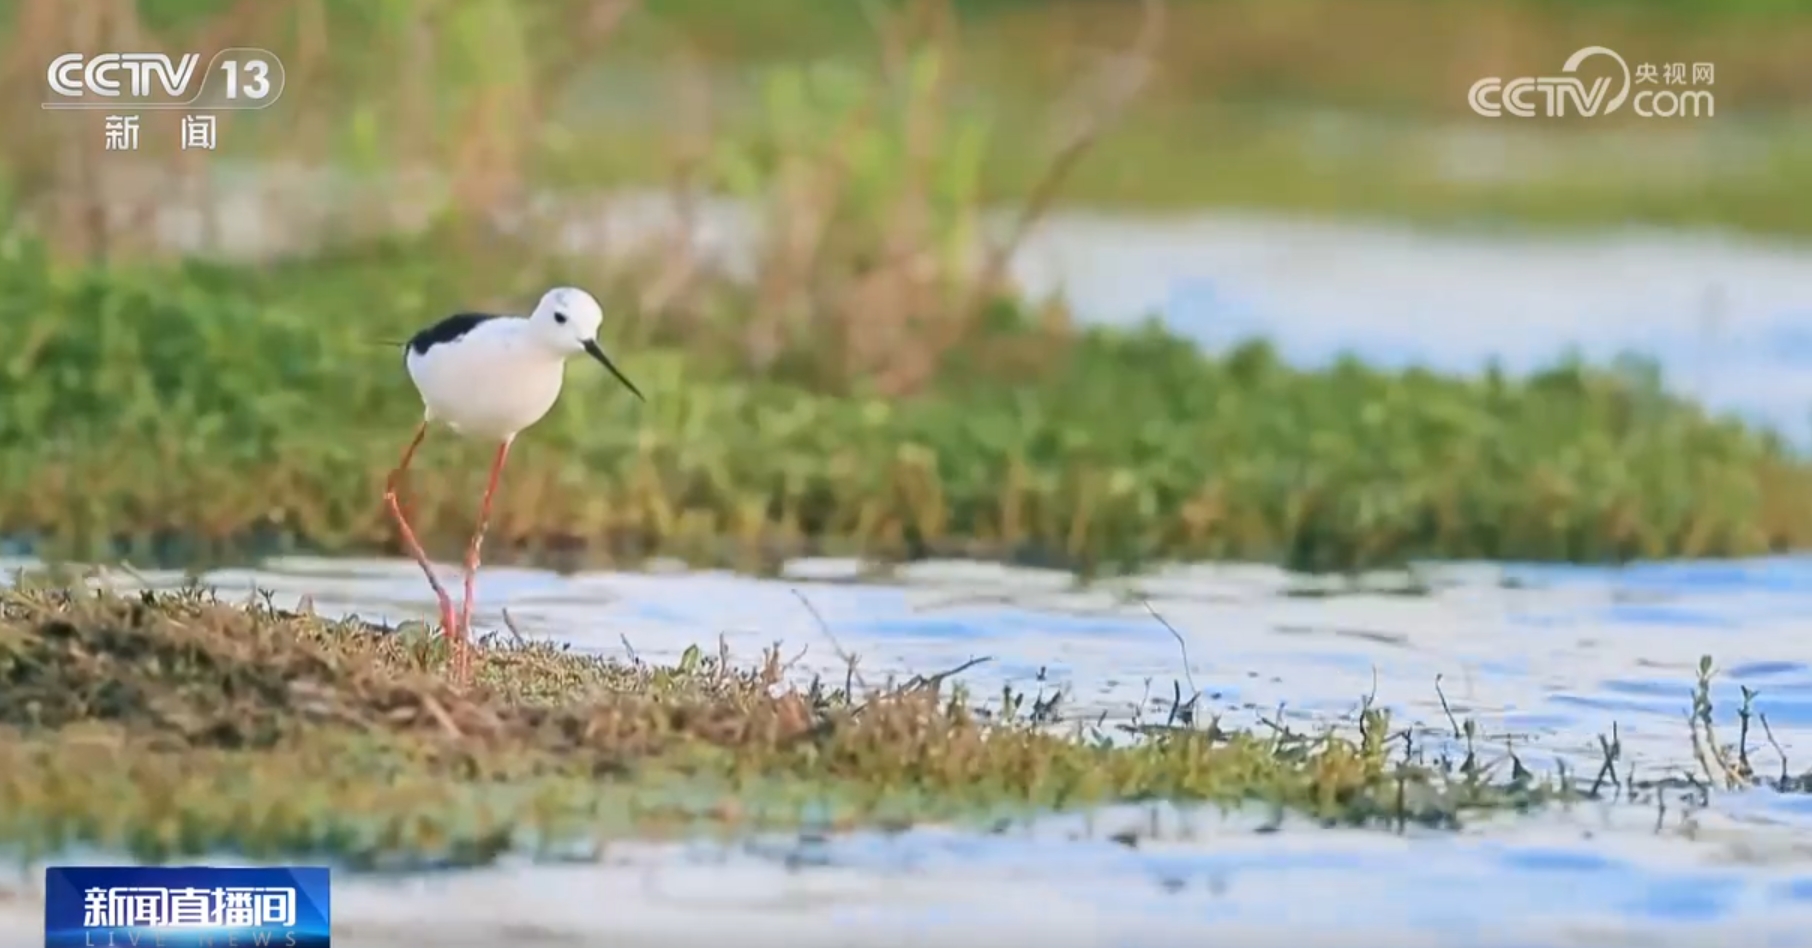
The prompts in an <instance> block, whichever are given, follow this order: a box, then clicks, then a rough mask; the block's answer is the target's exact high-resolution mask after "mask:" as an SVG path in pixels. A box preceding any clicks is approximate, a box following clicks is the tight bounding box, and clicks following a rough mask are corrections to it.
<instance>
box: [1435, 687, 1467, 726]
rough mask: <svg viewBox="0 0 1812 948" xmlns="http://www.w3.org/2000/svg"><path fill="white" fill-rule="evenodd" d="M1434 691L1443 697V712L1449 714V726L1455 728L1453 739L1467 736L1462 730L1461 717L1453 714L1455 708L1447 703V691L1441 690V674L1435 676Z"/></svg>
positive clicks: (1437, 695) (1438, 696) (1436, 694)
mask: <svg viewBox="0 0 1812 948" xmlns="http://www.w3.org/2000/svg"><path fill="white" fill-rule="evenodd" d="M1434 693H1435V697H1437V698H1439V699H1441V713H1442V714H1445V715H1447V724H1448V726H1449V727H1451V728H1453V739H1454V740H1456V741H1457V740H1459V739H1460V738H1462V737H1465V736H1466V735H1465V733H1464V732H1463V731H1461V730H1460V722H1459V719H1457V718H1455V717H1454V716H1453V708H1452V707H1450V706H1448V704H1447V692H1445V691H1442V690H1441V676H1440V675H1436V676H1434Z"/></svg>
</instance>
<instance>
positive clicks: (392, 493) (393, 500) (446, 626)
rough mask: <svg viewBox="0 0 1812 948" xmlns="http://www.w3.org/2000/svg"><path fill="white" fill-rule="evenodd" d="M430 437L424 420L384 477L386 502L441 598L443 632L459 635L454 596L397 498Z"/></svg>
mask: <svg viewBox="0 0 1812 948" xmlns="http://www.w3.org/2000/svg"><path fill="white" fill-rule="evenodd" d="M427 436H428V423H427V422H426V421H424V422H422V423H421V427H419V428H416V429H415V439H414V440H412V441H410V442H409V447H407V448H404V449H403V459H402V460H401V461H398V462H397V465H396V470H394V471H391V472H390V476H389V477H387V478H385V479H384V504H385V505H386V506H388V507H389V508H390V516H391V517H393V518H395V520H396V527H397V530H398V531H400V532H401V533H402V535H403V546H404V547H405V548H407V549H408V550H409V555H411V556H413V557H415V562H417V563H419V564H421V568H422V574H423V575H425V576H427V577H428V585H430V586H432V587H434V595H435V597H436V598H438V599H439V600H440V634H442V635H445V636H452V637H457V636H458V635H459V629H458V628H457V627H455V626H454V625H453V597H451V596H449V595H447V590H446V589H445V588H444V587H442V586H441V584H440V580H438V579H435V578H434V567H433V566H431V565H429V563H428V554H426V553H423V552H422V545H421V543H420V542H418V541H417V540H416V539H415V531H414V530H411V529H409V521H408V520H407V519H406V518H405V517H404V516H403V506H402V504H401V503H399V502H398V501H397V497H396V490H397V486H398V484H399V483H400V482H401V481H402V479H403V475H404V474H405V473H407V472H408V470H409V462H410V461H412V460H414V459H415V449H417V448H419V447H421V446H422V439H423V438H425V437H427Z"/></svg>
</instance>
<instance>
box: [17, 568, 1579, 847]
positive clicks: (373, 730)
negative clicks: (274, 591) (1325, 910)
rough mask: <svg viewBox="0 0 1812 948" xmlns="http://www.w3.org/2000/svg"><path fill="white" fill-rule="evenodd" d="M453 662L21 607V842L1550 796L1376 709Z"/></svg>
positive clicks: (147, 601) (21, 590)
mask: <svg viewBox="0 0 1812 948" xmlns="http://www.w3.org/2000/svg"><path fill="white" fill-rule="evenodd" d="M444 663H445V656H444V655H443V654H441V651H440V649H439V647H438V643H437V642H436V641H434V640H426V639H422V638H419V637H416V636H413V635H412V634H410V633H407V632H396V631H392V630H386V629H380V628H375V627H372V626H369V625H364V624H361V623H359V622H357V621H355V620H345V621H330V620H326V619H322V618H319V617H315V616H308V615H295V614H290V613H285V612H280V611H274V610H272V609H271V608H269V607H268V606H267V605H253V606H250V607H247V606H239V605H233V604H228V603H223V602H219V601H217V600H216V599H214V598H213V597H212V596H211V595H210V594H206V593H203V592H201V591H198V590H185V591H180V592H172V593H156V594H154V593H148V592H147V593H134V594H129V595H122V594H114V593H110V592H96V591H89V590H86V589H80V590H74V591H72V590H69V589H61V588H54V587H46V588H38V587H34V586H32V585H30V584H24V585H21V586H20V587H18V588H13V589H8V590H6V591H5V592H3V593H0V683H3V685H4V687H0V843H4V844H6V845H9V846H11V847H14V848H17V849H20V850H22V851H24V852H25V853H26V854H27V855H28V856H32V855H47V854H51V853H54V852H56V851H58V850H59V849H61V848H63V847H68V846H72V845H78V844H90V845H97V846H102V847H108V848H117V849H124V850H129V851H130V852H132V853H133V854H134V855H135V856H137V857H139V858H141V859H145V860H152V861H163V860H174V859H179V858H183V857H194V856H199V855H204V854H210V853H222V852H232V853H240V854H246V855H250V856H253V857H262V858H280V857H281V858H300V857H304V856H309V857H325V858H330V859H333V860H336V861H339V862H341V863H343V864H345V865H348V866H352V867H361V868H383V867H403V866H420V865H425V864H449V863H450V864H461V865H470V864H480V863H484V862H487V861H489V860H491V859H493V858H495V857H497V856H498V855H499V854H501V853H504V852H509V851H512V850H528V851H532V852H535V853H538V854H541V855H544V856H558V855H561V854H562V853H563V852H570V851H571V850H572V848H573V847H574V846H575V845H577V844H595V843H597V842H598V841H601V840H605V839H608V838H611V837H613V836H621V835H627V834H637V835H650V834H660V833H663V832H666V831H670V830H679V829H686V830H692V831H696V830H697V829H699V828H700V827H708V828H709V827H714V828H717V829H720V830H741V829H753V828H759V827H769V828H776V827H782V826H794V827H796V826H799V825H801V824H802V823H804V822H809V820H808V815H809V814H811V813H813V812H818V813H824V814H829V816H828V817H822V818H823V819H828V820H829V822H830V824H831V825H835V826H847V825H855V824H870V825H872V824H876V823H879V824H882V825H895V826H903V825H907V824H910V823H912V822H915V821H918V820H923V819H933V818H946V819H947V818H959V819H969V820H975V819H978V818H979V817H980V816H981V815H983V814H988V813H1003V812H1004V813H1029V812H1031V811H1033V810H1035V809H1048V808H1062V807H1077V806H1084V805H1087V804H1091V803H1100V802H1107V801H1125V800H1148V799H1168V800H1174V801H1213V802H1221V803H1235V802H1240V801H1263V802H1266V803H1269V804H1272V805H1274V806H1277V807H1281V808H1287V809H1289V810H1291V811H1299V812H1303V813H1307V814H1310V815H1312V816H1314V817H1316V818H1319V819H1321V820H1324V821H1327V822H1328V823H1330V824H1343V825H1362V826H1363V825H1383V826H1399V827H1400V826H1402V825H1404V824H1406V823H1411V822H1414V823H1421V824H1428V825H1435V826H1447V825H1453V824H1454V823H1455V822H1456V821H1457V819H1458V818H1459V817H1460V815H1461V814H1463V813H1465V812H1468V811H1469V810H1472V809H1475V808H1484V809H1501V808H1504V807H1515V806H1531V805H1535V804H1538V803H1540V802H1542V801H1544V800H1546V799H1549V798H1551V797H1552V796H1553V793H1554V791H1553V788H1552V786H1551V785H1550V784H1548V783H1545V782H1542V781H1536V780H1533V779H1532V778H1531V777H1530V776H1529V775H1528V774H1527V773H1526V772H1525V771H1523V770H1522V768H1521V766H1520V764H1519V765H1517V766H1516V768H1515V770H1516V773H1515V774H1514V776H1511V775H1505V776H1504V777H1502V778H1501V779H1499V780H1497V781H1496V782H1493V781H1492V780H1491V779H1490V778H1489V777H1488V776H1485V773H1486V772H1483V771H1480V770H1477V769H1475V770H1473V771H1471V772H1470V773H1468V774H1465V775H1461V774H1457V773H1456V772H1455V771H1454V769H1453V768H1452V767H1451V766H1449V765H1439V764H1425V763H1418V762H1415V761H1413V760H1407V759H1405V758H1404V755H1403V753H1402V752H1401V751H1400V750H1398V751H1396V752H1393V750H1392V748H1393V746H1400V742H1399V741H1398V740H1397V738H1398V737H1399V736H1400V735H1396V734H1394V733H1393V731H1392V724H1391V722H1390V719H1389V715H1388V713H1387V712H1386V711H1384V710H1381V709H1376V708H1371V707H1368V708H1367V709H1366V710H1365V711H1364V713H1363V719H1362V722H1361V728H1360V733H1359V735H1358V736H1357V737H1356V738H1352V739H1349V738H1346V737H1342V736H1338V735H1335V734H1331V733H1328V734H1316V735H1303V734H1295V733H1291V732H1288V731H1284V730H1278V731H1266V732H1264V733H1247V732H1228V731H1224V730H1222V729H1221V728H1220V727H1219V726H1218V723H1217V722H1213V721H1198V720H1195V719H1194V716H1193V714H1192V711H1191V709H1192V707H1193V704H1192V703H1189V702H1185V703H1184V706H1183V707H1180V708H1178V709H1176V711H1175V712H1174V713H1173V714H1172V715H1171V717H1170V720H1169V721H1167V722H1164V723H1161V724H1157V723H1153V724H1146V725H1141V726H1140V727H1139V730H1141V731H1142V732H1143V734H1142V737H1141V738H1140V739H1139V740H1137V741H1135V742H1132V743H1125V742H1109V741H1107V740H1105V739H1104V738H1103V737H1102V736H1101V735H1100V734H1098V733H1093V734H1091V733H1089V732H1088V731H1087V730H1086V729H1081V728H1076V729H1070V733H1063V730H1064V729H1062V728H1060V727H1056V726H1055V725H1054V724H1053V713H1052V708H1051V707H1049V704H1048V703H1040V702H1036V701H1034V702H1029V703H1028V702H1025V701H1024V700H1023V697H1024V696H1020V698H1019V699H1017V700H1016V699H1015V698H1014V696H1011V695H1008V696H1004V697H1005V699H1006V700H1005V702H1004V705H1002V706H1004V707H1008V708H1017V709H1019V710H1018V711H1016V712H1014V713H1010V714H1003V713H1001V712H1000V710H999V708H1000V707H1001V706H997V707H996V709H995V711H994V712H993V713H987V712H983V711H979V710H977V708H976V707H975V706H974V705H973V703H972V702H970V701H969V700H968V698H967V697H966V696H965V695H963V694H962V693H961V692H960V691H956V690H952V689H946V688H943V687H941V686H942V684H943V681H942V679H941V678H938V677H936V676H933V677H931V678H929V679H919V680H915V681H912V682H907V683H904V684H891V685H888V686H886V687H877V688H873V689H869V690H863V689H862V688H860V687H859V686H858V687H856V688H854V689H845V688H841V687H832V686H829V685H826V684H824V683H819V682H814V683H812V684H811V685H809V686H806V687H790V686H785V685H783V684H782V679H783V672H784V666H783V663H782V661H781V659H780V657H779V653H778V651H775V652H772V653H770V654H768V655H767V656H765V658H764V660H763V661H761V662H759V663H756V664H754V665H752V666H751V667H748V668H737V667H735V666H733V665H732V664H731V662H730V661H729V660H728V656H721V655H719V656H713V655H710V654H703V653H698V652H693V653H689V655H688V657H687V658H686V659H685V660H684V661H682V663H681V664H680V665H679V666H676V667H668V668H657V667H652V666H648V665H645V664H641V663H639V662H638V663H629V664H624V663H617V662H611V661H606V660H602V659H598V658H593V657H587V656H584V655H579V654H575V653H572V652H569V651H564V650H561V649H558V648H553V647H549V646H545V645H529V644H520V643H500V642H491V643H488V648H486V649H485V651H484V653H483V655H482V657H481V659H480V660H479V662H478V664H477V667H476V672H477V674H476V681H475V684H474V686H473V687H472V688H471V689H470V690H467V691H458V690H454V689H453V688H451V687H450V686H449V685H448V684H447V683H446V681H445V678H444V675H443V674H442V671H443V667H442V666H443V665H444ZM851 690H854V691H856V692H857V693H856V694H851V693H850V691H851ZM1035 706H1036V707H1035ZM580 848H581V849H582V848H583V846H581V847H580Z"/></svg>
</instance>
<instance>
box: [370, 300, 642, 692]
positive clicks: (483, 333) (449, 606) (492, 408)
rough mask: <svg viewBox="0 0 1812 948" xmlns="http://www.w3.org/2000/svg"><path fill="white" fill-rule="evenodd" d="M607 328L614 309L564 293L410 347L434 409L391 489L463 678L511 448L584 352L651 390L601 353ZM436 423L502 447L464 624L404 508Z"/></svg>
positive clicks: (453, 319)
mask: <svg viewBox="0 0 1812 948" xmlns="http://www.w3.org/2000/svg"><path fill="white" fill-rule="evenodd" d="M603 322H604V310H603V308H602V307H600V306H599V305H598V301H597V300H596V299H595V298H593V297H592V295H591V294H590V293H587V292H585V291H584V290H581V289H577V288H574V287H570V286H563V287H555V288H554V289H551V290H548V291H547V293H545V294H544V295H543V296H542V297H541V302H540V303H538V304H536V306H535V311H534V312H533V313H530V314H529V315H528V317H527V318H524V317H521V316H500V315H493V314H488V313H455V314H454V315H452V316H448V317H447V318H446V319H443V320H441V321H440V322H437V323H435V324H434V325H432V326H429V327H427V328H425V329H423V330H422V331H420V332H418V333H416V334H415V335H414V336H411V337H410V338H409V341H408V342H406V343H404V344H403V365H404V366H405V367H406V368H407V369H408V370H409V378H410V380H411V381H413V382H414V383H415V388H416V390H417V391H418V392H420V393H421V397H422V406H423V409H424V410H423V412H422V421H421V424H420V425H419V426H418V427H417V428H416V429H415V438H414V439H413V440H411V441H410V442H409V446H408V447H407V448H405V449H403V457H402V460H401V461H399V462H398V463H397V466H396V470H394V471H392V472H390V476H389V477H388V478H387V479H386V480H385V482H384V503H385V505H386V506H388V507H389V508H390V515H391V516H392V517H394V518H395V519H396V525H397V529H398V530H399V531H401V533H402V536H403V544H404V546H406V547H407V548H408V549H409V552H410V554H411V555H413V556H414V557H415V561H416V562H417V563H419V564H421V568H422V572H423V573H424V574H426V575H427V577H428V584H429V585H430V586H433V587H434V595H435V596H436V597H437V598H438V599H439V600H440V622H441V634H442V635H443V636H446V637H447V639H448V641H449V642H451V643H452V645H453V661H454V668H455V670H456V674H457V675H459V676H460V677H464V676H465V674H466V673H467V671H468V670H469V668H470V665H469V662H470V657H469V655H468V653H467V648H468V646H469V632H470V631H471V621H472V587H473V582H474V578H475V576H476V574H477V572H478V553H479V548H480V546H481V545H482V544H483V543H484V531H485V526H486V524H487V523H488V522H489V521H490V517H491V497H492V495H493V494H495V493H496V491H497V481H498V478H499V477H500V476H501V475H502V474H503V464H504V461H505V460H506V459H507V458H508V457H509V453H510V443H511V442H513V441H514V440H515V439H516V435H518V434H520V433H521V432H522V430H523V429H525V428H527V427H528V426H530V425H532V424H534V423H535V422H537V421H540V420H541V419H542V417H544V416H545V415H546V414H547V412H548V410H549V409H551V408H553V407H554V402H555V401H556V400H558V399H559V397H560V385H561V382H562V381H564V379H565V376H566V360H567V359H568V358H571V357H572V356H575V355H578V354H579V353H585V354H586V355H589V356H591V357H592V358H594V359H596V360H598V361H599V362H600V363H603V365H604V367H605V368H606V369H609V370H610V373H611V374H612V375H614V376H616V377H617V381H619V382H622V383H623V385H624V386H625V387H627V388H628V389H629V391H630V392H631V393H633V394H634V395H635V397H636V398H637V399H638V400H643V399H642V393H641V391H640V390H638V389H637V388H636V387H635V385H634V383H632V382H630V381H629V379H627V378H624V377H623V373H622V372H620V371H618V370H617V367H616V366H615V365H614V364H612V363H611V361H610V357H609V356H607V355H605V354H604V350H603V348H602V347H600V346H599V345H598V327H599V326H600V325H602V324H603ZM435 422H440V423H442V424H445V425H446V426H447V427H449V428H451V429H453V430H454V431H455V432H457V433H459V434H461V435H464V436H466V437H471V438H482V439H489V440H492V441H494V442H496V444H497V457H496V459H495V460H493V461H492V462H491V478H490V481H489V482H488V483H487V484H486V485H485V491H484V500H483V501H482V502H481V503H480V505H479V508H478V529H477V530H476V531H475V532H474V533H473V534H472V543H471V545H470V546H469V547H467V549H466V562H465V599H464V602H463V603H462V605H461V607H460V614H459V617H458V621H457V622H456V621H455V620H454V616H453V601H452V599H451V598H449V597H448V596H447V591H446V589H445V588H443V587H442V586H441V584H440V580H438V579H436V578H435V577H434V568H433V567H432V566H430V565H429V563H428V557H427V554H425V553H423V552H422V547H421V543H420V542H419V541H417V540H416V538H415V531H413V530H411V529H410V528H409V521H408V520H407V519H405V518H404V517H403V509H402V506H401V505H400V504H399V503H398V501H397V487H398V485H399V483H400V482H401V480H402V478H403V475H404V473H405V472H407V471H408V469H409V462H410V461H411V460H413V459H414V457H415V451H416V449H417V448H419V447H421V443H422V439H423V438H425V437H427V434H428V427H429V426H430V425H431V424H433V423H435Z"/></svg>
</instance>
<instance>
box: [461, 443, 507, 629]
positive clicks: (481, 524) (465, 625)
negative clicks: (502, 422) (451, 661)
mask: <svg viewBox="0 0 1812 948" xmlns="http://www.w3.org/2000/svg"><path fill="white" fill-rule="evenodd" d="M509 456H510V439H508V438H505V439H504V441H503V443H502V444H500V445H498V446H497V457H496V458H495V459H493V460H492V461H491V479H490V481H489V482H488V483H487V484H485V488H484V500H483V501H482V502H481V503H480V504H479V506H478V529H477V530H475V531H473V533H472V545H471V546H468V547H467V548H466V598H465V602H463V603H462V604H461V605H460V608H459V627H460V629H461V630H462V632H461V635H462V637H464V638H465V639H466V641H468V642H469V641H470V636H471V632H472V588H473V586H474V585H475V584H476V582H477V579H478V554H479V550H480V549H481V548H482V547H483V546H484V531H485V527H486V526H488V525H489V524H490V522H491V498H492V497H494V496H496V494H497V482H498V481H499V480H500V479H501V478H502V477H503V463H504V462H505V461H507V460H508V459H509Z"/></svg>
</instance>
